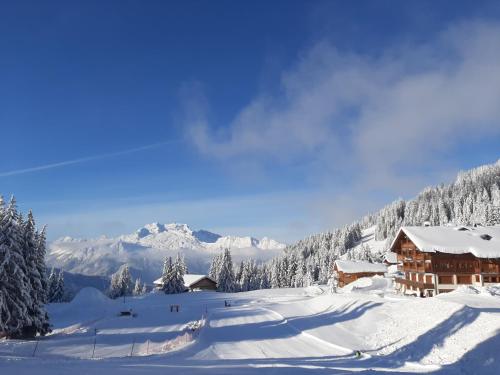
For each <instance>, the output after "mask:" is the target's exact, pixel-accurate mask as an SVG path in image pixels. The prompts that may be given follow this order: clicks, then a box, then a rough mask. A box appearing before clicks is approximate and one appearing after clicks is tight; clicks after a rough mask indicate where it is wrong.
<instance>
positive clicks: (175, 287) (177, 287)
mask: <svg viewBox="0 0 500 375" xmlns="http://www.w3.org/2000/svg"><path fill="white" fill-rule="evenodd" d="M186 270H187V269H186V264H185V262H184V258H182V257H181V256H180V255H179V254H177V257H176V259H175V261H174V262H172V258H171V257H169V258H166V259H165V262H164V263H163V274H162V283H163V286H162V288H161V289H162V290H163V291H164V292H165V293H166V294H175V293H182V292H185V291H186V287H185V286H184V272H186Z"/></svg>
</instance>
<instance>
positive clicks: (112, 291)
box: [108, 264, 132, 298]
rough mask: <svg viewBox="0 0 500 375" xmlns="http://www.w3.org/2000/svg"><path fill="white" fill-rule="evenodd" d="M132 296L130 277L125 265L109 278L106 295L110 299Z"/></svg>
mask: <svg viewBox="0 0 500 375" xmlns="http://www.w3.org/2000/svg"><path fill="white" fill-rule="evenodd" d="M131 294H132V276H131V275H130V270H129V268H128V265H127V264H125V265H123V266H122V267H120V269H119V270H118V271H117V272H115V273H114V274H113V275H112V276H111V283H110V286H109V291H108V295H109V297H110V298H118V297H123V296H129V295H131Z"/></svg>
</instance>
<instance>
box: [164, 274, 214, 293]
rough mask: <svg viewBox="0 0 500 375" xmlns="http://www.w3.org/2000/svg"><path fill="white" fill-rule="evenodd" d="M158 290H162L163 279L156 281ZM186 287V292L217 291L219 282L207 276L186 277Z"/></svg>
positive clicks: (189, 275)
mask: <svg viewBox="0 0 500 375" xmlns="http://www.w3.org/2000/svg"><path fill="white" fill-rule="evenodd" d="M154 284H155V286H156V287H157V288H161V286H162V280H161V277H160V278H159V279H157V280H155V281H154ZM184 286H185V287H186V292H187V291H189V292H195V291H200V290H217V282H215V281H214V280H212V278H210V277H208V276H207V275H193V274H186V275H184Z"/></svg>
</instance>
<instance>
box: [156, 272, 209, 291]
mask: <svg viewBox="0 0 500 375" xmlns="http://www.w3.org/2000/svg"><path fill="white" fill-rule="evenodd" d="M204 278H207V279H210V280H212V279H211V278H210V277H208V276H207V275H195V274H191V273H189V274H186V275H184V286H185V287H186V288H189V287H191V285H193V284H196V283H197V282H198V281H200V280H201V279H204ZM212 281H214V280H212ZM214 282H215V281H214ZM153 284H155V285H161V284H162V280H161V277H160V278H159V279H156V280H155V281H153Z"/></svg>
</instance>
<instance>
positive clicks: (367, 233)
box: [341, 225, 388, 259]
mask: <svg viewBox="0 0 500 375" xmlns="http://www.w3.org/2000/svg"><path fill="white" fill-rule="evenodd" d="M375 229H376V226H375V225H373V226H371V227H369V228H366V229H364V230H363V231H362V234H361V235H362V236H361V240H360V241H359V242H358V243H357V244H356V246H354V247H353V248H352V249H350V250H349V252H348V253H346V254H344V255H343V256H342V257H341V258H342V259H347V258H348V257H349V256H350V257H352V258H354V259H359V258H360V257H361V256H362V253H363V252H364V251H365V249H367V250H368V252H369V253H370V254H371V255H372V256H374V257H376V258H383V255H384V254H386V252H387V249H388V247H387V243H386V241H385V240H382V241H377V240H375Z"/></svg>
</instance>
